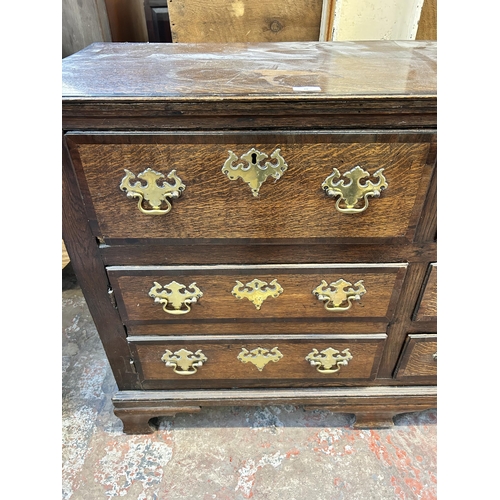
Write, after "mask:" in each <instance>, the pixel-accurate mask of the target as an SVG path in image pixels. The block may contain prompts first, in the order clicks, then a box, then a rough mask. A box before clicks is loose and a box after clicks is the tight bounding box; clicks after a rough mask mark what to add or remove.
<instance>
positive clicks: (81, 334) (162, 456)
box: [62, 264, 437, 500]
mask: <svg viewBox="0 0 500 500" xmlns="http://www.w3.org/2000/svg"><path fill="white" fill-rule="evenodd" d="M62 342H63V350H62V352H63V357H62V371H63V377H62V389H63V397H62V401H63V419H62V421H63V433H62V442H63V449H62V457H63V464H62V482H63V485H62V486H63V487H62V498H63V499H65V500H67V499H71V500H96V499H109V498H115V497H123V498H127V499H133V500H171V499H172V500H180V499H184V498H190V499H193V500H208V499H217V500H243V499H248V498H252V499H255V500H283V499H286V500H298V499H305V498H308V499H311V500H337V499H339V500H340V499H345V500H375V499H383V500H392V499H396V500H397V499H404V500H412V499H420V500H431V499H435V498H437V484H436V483H437V465H436V462H437V458H436V451H437V439H436V421H437V418H436V410H429V411H425V412H421V413H413V414H405V415H400V416H398V417H397V418H396V419H395V420H396V425H395V426H394V427H393V428H392V429H377V430H354V429H353V428H352V423H353V420H354V417H353V416H352V415H346V414H333V413H330V412H328V411H319V410H316V411H304V409H303V408H302V407H295V406H267V407H262V408H256V407H255V408H254V407H228V408H203V409H202V411H201V412H200V413H198V414H194V415H178V416H175V417H170V418H164V419H160V421H159V430H158V431H157V432H156V433H154V434H150V435H142V436H127V435H125V434H123V433H122V425H121V421H120V420H119V419H118V418H117V417H115V416H114V414H113V408H112V404H111V396H112V394H113V392H114V391H115V390H116V385H115V383H114V380H113V376H112V374H111V371H110V369H109V366H108V363H107V360H106V357H105V354H104V351H103V348H102V345H101V343H100V340H99V336H98V334H97V331H96V329H95V326H94V324H93V322H92V318H91V316H90V314H89V312H88V308H87V305H86V302H85V299H84V298H83V295H82V292H81V290H80V288H79V287H78V283H77V281H76V278H75V277H74V275H73V273H72V270H71V264H70V265H69V266H67V267H66V268H65V269H64V270H63V290H62Z"/></svg>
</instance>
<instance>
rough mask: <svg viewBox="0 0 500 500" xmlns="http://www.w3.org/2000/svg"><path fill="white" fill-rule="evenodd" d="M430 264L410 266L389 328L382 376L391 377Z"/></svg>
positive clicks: (381, 371)
mask: <svg viewBox="0 0 500 500" xmlns="http://www.w3.org/2000/svg"><path fill="white" fill-rule="evenodd" d="M427 266H428V264H425V263H415V264H410V265H409V266H408V270H407V272H406V277H405V281H404V283H403V287H402V290H401V295H400V297H399V301H398V304H397V306H396V311H395V313H394V317H393V320H392V322H391V324H390V325H389V327H388V329H387V335H388V336H389V342H388V343H387V348H386V350H385V352H384V355H383V357H382V361H381V363H380V371H379V374H380V376H381V377H391V376H392V375H393V372H394V367H395V366H396V362H397V360H398V358H399V355H400V353H401V349H402V347H403V344H404V342H405V339H406V334H407V329H408V326H409V325H410V324H411V314H412V311H413V310H414V308H415V304H416V303H417V298H418V295H419V293H420V290H421V287H422V283H423V280H424V278H425V274H426V271H427Z"/></svg>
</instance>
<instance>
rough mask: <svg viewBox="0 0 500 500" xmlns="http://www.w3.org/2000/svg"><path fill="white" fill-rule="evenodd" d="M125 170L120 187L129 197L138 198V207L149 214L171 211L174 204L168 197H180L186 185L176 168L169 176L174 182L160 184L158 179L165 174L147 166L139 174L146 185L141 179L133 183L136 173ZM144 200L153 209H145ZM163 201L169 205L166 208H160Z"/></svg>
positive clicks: (162, 177)
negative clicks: (144, 183)
mask: <svg viewBox="0 0 500 500" xmlns="http://www.w3.org/2000/svg"><path fill="white" fill-rule="evenodd" d="M124 170H125V174H126V175H125V177H124V178H123V179H122V182H121V184H120V189H121V190H122V191H126V192H127V196H128V197H129V198H138V200H139V201H138V202H137V207H138V208H139V210H140V211H141V212H142V213H143V214H149V215H163V214H167V213H168V212H170V210H171V209H172V204H171V203H170V201H169V200H168V198H178V197H179V196H180V195H181V193H182V191H184V189H185V188H186V186H185V185H184V184H183V183H182V181H181V180H180V179H179V177H178V176H177V174H176V172H175V170H172V171H171V172H170V173H169V174H168V175H167V178H168V179H171V180H173V181H174V183H173V184H169V183H168V182H163V184H161V185H159V184H158V181H159V180H160V179H164V178H165V176H164V175H163V174H161V173H160V172H156V171H155V170H152V169H151V168H147V169H146V170H144V172H141V173H140V174H137V177H138V178H139V179H142V180H143V181H145V182H146V185H145V186H144V185H143V184H142V183H141V182H140V181H138V182H136V183H134V184H131V182H130V181H131V180H132V179H135V175H134V174H133V173H132V172H131V171H130V170H127V169H124ZM143 200H145V201H147V202H148V204H149V206H151V207H152V209H145V208H144V207H143V206H142V205H143ZM162 203H165V204H166V205H167V207H166V208H165V209H160V207H161V205H162Z"/></svg>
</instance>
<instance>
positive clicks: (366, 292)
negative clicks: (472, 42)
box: [108, 264, 406, 325]
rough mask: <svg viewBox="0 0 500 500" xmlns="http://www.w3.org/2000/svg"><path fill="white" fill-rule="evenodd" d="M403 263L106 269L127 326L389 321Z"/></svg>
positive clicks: (399, 283) (397, 291) (396, 295)
mask: <svg viewBox="0 0 500 500" xmlns="http://www.w3.org/2000/svg"><path fill="white" fill-rule="evenodd" d="M405 272H406V265H405V264H386V265H378V264H372V265H364V266H363V265H358V264H352V265H347V264H343V265H314V264H310V265H308V264H302V265H289V266H286V265H282V266H272V265H261V266H184V267H180V266H179V267H176V266H146V267H139V266H137V267H133V266H129V267H121V266H117V267H109V268H108V275H109V280H110V283H111V286H112V288H113V290H114V292H115V296H116V300H117V304H118V309H119V311H120V314H121V316H122V319H123V320H124V322H125V324H127V325H137V324H141V323H142V324H148V323H149V324H155V323H156V324H162V323H163V324H164V323H172V324H177V323H180V322H184V323H190V324H193V325H195V324H199V323H202V322H204V321H210V322H211V323H213V322H221V323H223V322H228V321H229V322H239V323H249V322H259V321H260V322H262V321H270V320H271V321H276V320H278V319H279V320H284V321H297V320H300V319H307V320H308V321H310V322H325V321H345V320H360V319H362V320H366V321H377V320H379V321H381V320H384V321H386V322H387V321H389V320H390V318H391V317H392V314H393V312H394V308H395V305H396V301H397V298H398V295H399V292H400V289H401V286H402V281H403V278H404V275H405Z"/></svg>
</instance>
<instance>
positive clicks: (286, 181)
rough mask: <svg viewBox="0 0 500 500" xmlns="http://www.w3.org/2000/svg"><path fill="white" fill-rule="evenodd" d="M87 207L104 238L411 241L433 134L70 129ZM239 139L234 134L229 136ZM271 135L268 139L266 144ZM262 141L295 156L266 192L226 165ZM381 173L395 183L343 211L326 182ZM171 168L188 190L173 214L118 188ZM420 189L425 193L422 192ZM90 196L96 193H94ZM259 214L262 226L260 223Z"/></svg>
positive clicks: (425, 184)
mask: <svg viewBox="0 0 500 500" xmlns="http://www.w3.org/2000/svg"><path fill="white" fill-rule="evenodd" d="M69 137H70V138H71V142H72V144H71V151H72V153H73V155H74V157H75V159H76V160H77V161H75V166H76V168H79V167H80V166H81V168H82V171H79V172H78V176H79V180H80V184H82V185H83V186H85V187H84V193H85V195H86V199H85V201H86V205H87V206H89V207H92V208H91V210H90V211H89V218H92V217H93V215H94V213H95V215H96V217H97V223H98V225H99V234H96V236H102V237H104V239H105V240H106V241H112V240H113V239H114V238H118V237H122V238H123V237H128V238H171V239H183V240H188V239H190V238H195V239H204V238H208V239H210V238H212V239H213V238H231V239H238V238H252V239H255V238H258V239H267V238H274V239H282V240H285V241H286V240H288V239H293V238H301V237H302V238H307V239H309V240H311V241H314V240H315V239H317V238H331V239H336V240H339V239H340V240H342V239H344V240H345V239H357V238H361V239H365V240H366V239H374V238H395V239H396V238H405V239H407V240H411V239H412V238H413V234H414V230H415V226H416V223H417V221H418V218H419V216H420V212H421V208H422V203H423V193H425V192H426V191H427V189H428V183H429V180H430V175H431V173H432V170H431V168H429V167H427V157H428V152H429V141H431V140H432V139H433V137H434V136H433V134H421V133H419V134H411V133H409V134H380V135H378V134H353V133H345V134H342V133H340V134H301V135H299V134H295V133H290V134H288V133H287V134H266V135H264V134H251V133H250V134H248V133H247V134H242V135H238V136H233V135H232V134H229V133H224V132H220V133H217V134H208V133H207V134H161V135H148V136H144V135H138V134H125V135H107V134H106V135H96V136H86V135H80V134H76V135H71V136H69ZM229 141H231V142H229ZM264 141H265V142H264ZM253 147H255V148H256V149H257V150H259V151H262V152H264V153H266V154H268V155H271V153H272V152H273V151H275V150H276V149H280V154H281V155H282V157H283V158H284V159H285V161H286V162H287V164H288V168H287V170H286V171H285V172H284V174H283V176H282V178H281V179H279V180H277V181H275V180H274V179H272V178H268V180H267V181H266V182H264V183H263V184H262V186H261V188H260V191H259V196H258V197H257V198H256V197H254V196H252V192H251V189H250V187H249V186H248V185H247V184H246V183H245V182H243V181H242V180H241V179H238V180H236V181H232V180H229V179H228V178H227V177H226V176H225V175H224V174H223V173H222V171H221V170H222V167H223V165H224V162H225V161H226V160H227V158H228V156H229V153H228V152H229V151H233V152H235V154H236V155H237V156H238V157H239V156H241V155H243V154H245V153H247V152H248V151H249V150H251V149H252V148H253ZM357 165H359V166H361V167H362V168H364V169H365V170H367V171H368V172H369V173H371V174H374V173H375V172H376V171H377V170H378V169H380V168H384V169H385V170H384V176H385V177H386V179H387V182H388V188H387V189H386V190H384V191H383V192H382V194H381V195H380V197H377V198H370V201H369V205H368V208H367V209H366V210H365V211H364V212H361V213H357V214H346V213H342V212H339V211H338V210H336V209H335V201H336V200H334V199H332V198H329V197H328V196H327V195H326V194H325V193H324V190H323V189H322V187H321V184H322V183H323V182H324V181H325V179H326V178H327V177H328V176H329V175H330V174H331V173H332V170H333V168H337V169H339V171H340V172H341V173H342V174H343V173H345V172H347V171H349V170H351V169H352V168H354V167H355V166H357ZM146 168H152V169H153V170H156V171H158V172H161V173H163V174H164V175H165V176H166V175H167V174H168V173H169V172H170V171H171V170H173V169H175V171H176V173H177V175H178V176H179V177H180V178H181V179H182V181H183V182H184V183H185V184H186V189H185V190H184V192H183V193H182V195H181V197H180V198H179V199H178V200H174V202H173V205H174V207H173V209H172V210H171V212H169V213H168V214H166V215H165V216H149V215H146V214H144V213H142V212H140V211H139V209H138V208H137V201H136V200H133V199H130V198H127V196H126V193H124V192H122V191H120V189H118V187H119V185H120V182H121V180H122V179H123V177H124V175H125V172H124V169H128V170H130V171H132V172H133V173H134V174H135V175H137V174H139V173H141V172H143V171H144V170H145V169H146ZM420 192H422V195H420V196H419V193H420ZM87 196H88V198H87ZM256 220H258V224H256Z"/></svg>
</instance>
